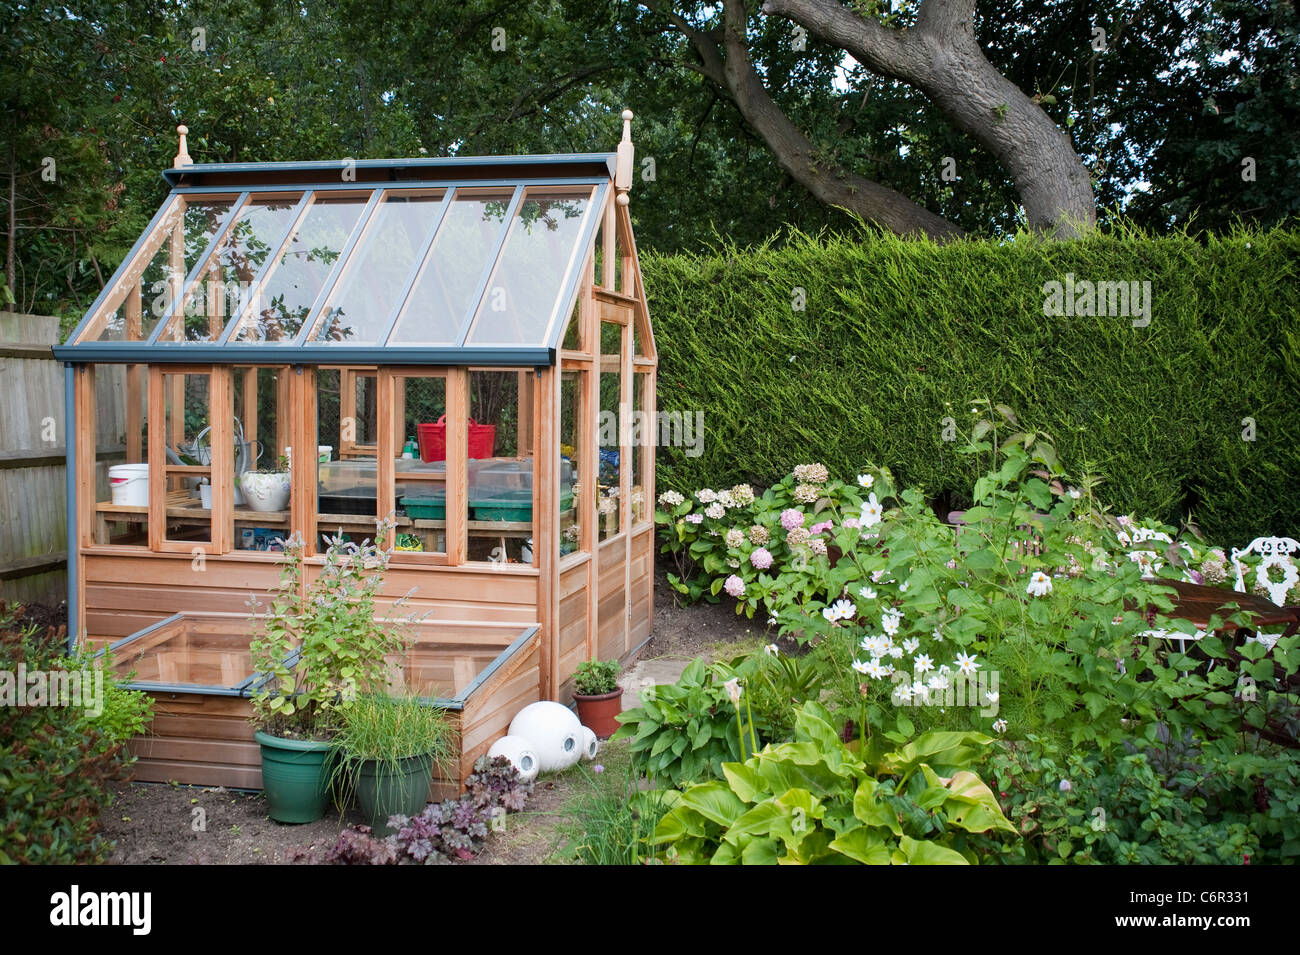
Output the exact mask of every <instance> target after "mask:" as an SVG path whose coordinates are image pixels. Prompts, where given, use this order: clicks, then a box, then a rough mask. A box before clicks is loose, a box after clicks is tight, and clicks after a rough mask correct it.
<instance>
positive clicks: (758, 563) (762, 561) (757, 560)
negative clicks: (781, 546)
mask: <svg viewBox="0 0 1300 955" xmlns="http://www.w3.org/2000/svg"><path fill="white" fill-rule="evenodd" d="M749 562H750V563H751V564H753V565H754V569H755V570H767V569H768V568H769V567H771V566H772V552H771V551H770V550H768V549H767V548H766V547H759V548H758V549H757V550H755V551H754V552H753V553H752V554H750V555H749Z"/></svg>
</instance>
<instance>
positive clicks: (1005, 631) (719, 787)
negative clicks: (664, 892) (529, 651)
mask: <svg viewBox="0 0 1300 955" xmlns="http://www.w3.org/2000/svg"><path fill="white" fill-rule="evenodd" d="M975 405H976V409H975V410H976V412H977V414H978V417H977V420H976V421H975V424H974V427H973V428H972V429H971V431H970V433H969V434H968V435H966V436H964V440H963V442H962V443H961V444H960V445H959V447H958V451H959V453H962V454H964V455H966V456H968V457H969V458H970V459H971V460H972V461H973V462H974V463H975V466H976V469H977V473H979V474H980V475H981V476H980V477H979V478H978V479H977V480H976V481H975V482H974V486H973V488H972V490H971V492H970V499H971V501H972V502H973V505H972V506H971V507H970V508H969V509H968V510H967V511H966V513H965V515H964V522H965V523H964V524H963V525H961V526H960V527H954V526H952V525H949V524H945V523H942V522H940V521H939V520H938V518H937V517H936V516H935V514H934V512H933V510H932V509H931V508H930V507H929V506H928V504H927V502H926V500H925V498H924V496H923V495H922V494H920V493H919V492H918V491H917V490H916V489H911V488H903V487H900V486H898V485H897V484H896V483H895V478H894V475H893V473H892V472H891V471H890V469H888V468H878V467H868V468H866V469H864V470H863V471H862V473H860V474H858V475H857V477H856V479H855V480H851V481H849V482H843V481H840V480H837V479H835V478H834V477H832V475H831V473H830V470H829V469H828V468H827V467H826V466H825V465H823V464H801V465H798V466H796V467H795V468H794V470H793V471H792V473H790V474H788V475H787V476H786V477H785V478H783V479H782V480H780V481H778V482H776V483H775V484H773V485H772V486H771V487H769V488H768V489H767V490H766V491H765V492H764V493H763V494H761V495H758V496H755V495H754V494H753V493H752V491H751V490H750V488H749V487H748V486H738V487H733V488H730V489H727V490H722V491H715V490H713V489H710V488H703V489H699V490H697V491H695V492H694V493H693V494H691V496H690V497H687V495H686V494H683V493H681V492H680V491H676V490H667V491H664V492H663V493H662V494H661V495H660V498H659V501H658V502H657V503H658V505H659V507H658V509H657V511H656V521H657V523H658V525H659V528H660V538H661V541H662V549H663V551H664V553H666V554H667V555H668V556H669V558H670V560H671V561H672V562H673V564H674V565H675V569H676V570H677V571H678V574H670V577H669V579H670V582H672V583H673V585H674V586H675V587H676V588H677V589H678V591H679V592H681V593H682V594H683V595H685V596H687V597H688V598H700V597H703V598H706V599H719V598H720V596H721V595H723V594H725V595H726V596H727V597H729V598H731V599H734V601H735V603H736V610H737V612H738V613H740V612H743V613H747V614H750V615H753V614H755V613H761V614H763V615H766V616H767V621H768V624H769V626H773V627H776V628H778V629H779V630H780V632H781V633H783V634H785V635H787V636H789V637H793V638H794V639H796V640H798V641H799V642H800V643H801V645H802V647H803V650H804V652H803V654H802V655H800V656H798V657H788V656H786V655H783V654H782V653H781V652H780V651H779V649H778V647H777V646H776V645H775V644H772V645H769V646H768V647H767V648H765V649H764V651H762V652H759V653H754V654H750V655H748V656H746V657H742V658H738V659H737V660H733V661H731V663H730V664H722V663H715V664H713V665H712V666H711V667H710V668H709V670H708V672H709V673H710V674H711V675H712V678H713V680H714V682H715V683H716V682H721V681H722V680H729V681H734V682H735V684H736V686H735V689H736V693H735V694H734V698H729V699H728V702H730V703H733V704H734V703H735V698H739V696H740V695H742V694H743V696H744V698H745V712H746V713H749V712H751V711H752V712H754V713H756V714H759V716H758V719H752V718H751V721H750V722H751V723H755V722H759V721H761V722H762V725H763V727H764V741H765V742H767V743H769V745H768V746H767V747H766V748H765V749H763V750H761V751H760V752H759V753H758V759H759V760H760V761H761V760H762V759H763V758H764V757H765V756H771V754H774V753H777V752H785V750H784V749H783V747H785V746H787V745H788V743H787V741H788V740H790V739H791V738H792V737H793V738H794V739H802V740H804V741H805V742H807V743H809V744H811V750H812V751H810V752H808V753H804V754H803V755H804V756H806V757H807V758H809V759H818V760H820V759H827V758H830V759H834V758H835V757H833V756H832V757H828V756H827V753H828V752H829V753H835V752H838V751H839V749H840V748H841V747H843V748H844V749H845V751H846V752H849V753H852V754H855V755H857V756H859V757H860V758H862V759H863V760H864V761H865V762H868V763H869V762H870V760H871V758H872V754H877V753H880V752H882V751H883V750H885V749H887V748H889V747H903V746H905V744H908V741H909V740H910V741H913V743H915V742H916V741H917V740H918V734H919V738H920V739H924V738H928V737H932V736H933V735H934V734H936V733H940V734H942V733H947V734H953V733H962V732H966V733H970V732H982V733H988V732H991V733H993V734H995V736H997V737H999V738H998V739H997V740H996V741H995V742H994V743H993V745H991V746H990V747H988V749H987V751H986V752H991V753H993V754H994V760H993V763H992V766H991V767H990V769H991V773H990V772H988V771H985V778H994V777H996V779H997V782H998V795H999V797H1000V799H1001V805H1002V806H1003V807H1004V808H1005V810H1006V812H1007V814H1008V815H1009V816H1010V817H1011V818H1012V820H1013V821H1014V822H1015V824H1016V829H1017V832H1016V833H1015V834H1012V833H1011V832H1008V831H1007V830H1005V829H1002V828H997V829H995V830H989V831H987V832H981V833H971V834H969V838H968V839H966V840H965V841H964V843H963V846H964V847H963V848H962V849H960V850H959V851H960V852H961V853H962V854H963V858H967V859H975V858H978V859H981V860H983V861H997V862H1006V863H1023V862H1031V863H1044V862H1061V861H1068V862H1084V863H1111V864H1114V863H1154V862H1161V863H1184V864H1198V863H1199V864H1204V863H1238V864H1240V863H1242V862H1245V861H1250V860H1252V859H1254V860H1257V861H1267V862H1294V861H1295V858H1296V856H1297V855H1300V817H1298V816H1297V809H1300V787H1298V785H1297V783H1298V781H1300V692H1297V691H1298V689H1300V635H1295V636H1290V637H1287V636H1281V635H1280V634H1279V633H1278V632H1276V631H1277V630H1280V628H1274V632H1272V633H1269V632H1266V631H1259V630H1258V629H1256V628H1253V627H1252V618H1251V615H1250V614H1249V613H1248V612H1245V611H1233V609H1232V607H1233V599H1234V594H1233V591H1231V590H1230V589H1225V590H1224V592H1223V603H1224V605H1225V609H1224V610H1223V611H1222V614H1223V615H1227V619H1224V618H1223V616H1220V615H1215V616H1212V617H1211V618H1210V619H1209V621H1208V624H1207V625H1206V628H1205V630H1204V631H1198V629H1197V627H1196V626H1195V625H1194V624H1192V623H1191V622H1189V621H1186V620H1182V619H1180V618H1177V617H1175V616H1174V612H1175V607H1174V604H1173V598H1174V596H1175V595H1176V591H1175V588H1174V586H1173V584H1174V582H1177V581H1183V582H1191V583H1196V584H1201V583H1206V584H1211V585H1218V586H1221V587H1224V588H1230V587H1231V580H1232V578H1233V576H1234V575H1233V573H1232V569H1231V566H1230V562H1229V561H1228V558H1227V556H1226V554H1225V552H1224V550H1223V548H1220V547H1213V546H1209V545H1208V544H1207V543H1206V542H1205V541H1204V540H1202V539H1201V538H1200V537H1199V535H1197V534H1195V533H1194V532H1193V531H1192V530H1191V529H1189V528H1184V529H1183V530H1182V531H1179V530H1177V529H1175V528H1173V527H1171V526H1168V525H1163V524H1160V523H1159V522H1157V521H1153V520H1151V519H1142V520H1138V519H1136V518H1135V517H1133V516H1131V515H1125V514H1119V515H1116V514H1113V513H1111V512H1110V510H1109V508H1108V507H1107V506H1106V504H1105V503H1104V502H1103V500H1102V495H1101V493H1100V491H1099V482H1098V481H1097V479H1096V478H1095V477H1094V476H1090V475H1083V476H1080V477H1078V478H1074V477H1071V476H1070V475H1068V474H1067V473H1065V471H1064V470H1063V468H1062V466H1061V463H1060V461H1059V460H1058V457H1057V451H1056V447H1055V445H1054V443H1053V442H1052V441H1051V440H1050V438H1049V437H1048V436H1047V435H1045V434H1044V433H1043V432H1041V431H1039V430H1037V429H1033V428H1027V427H1024V426H1022V425H1021V424H1020V422H1019V420H1018V418H1017V416H1016V414H1015V413H1014V412H1013V411H1012V410H1011V409H1010V408H1008V407H1006V406H1004V405H1000V404H994V403H990V402H987V401H983V400H980V401H977V402H976V403H975ZM679 575H680V576H679ZM1296 598H1300V592H1297V593H1292V594H1291V595H1289V599H1296ZM1238 627H1244V628H1245V634H1246V636H1245V639H1244V640H1243V639H1242V635H1241V633H1240V632H1238V629H1237V628H1238ZM1179 638H1188V643H1187V649H1186V650H1185V651H1184V650H1182V649H1179V648H1178V647H1177V646H1176V645H1175V640H1177V639H1179ZM704 672H705V670H704V666H703V664H702V663H697V664H696V665H695V671H694V672H693V675H692V676H693V678H698V677H699V676H700V675H701V674H703V673H704ZM988 677H992V678H994V679H993V680H988V679H984V680H983V681H981V678H988ZM685 682H687V683H690V682H692V681H690V680H688V681H685ZM694 682H698V679H694ZM665 690H667V691H668V695H669V696H670V697H672V696H673V695H674V693H680V691H681V690H682V687H677V688H659V690H658V691H657V694H656V696H663V695H664V693H665ZM812 708H815V710H814V709H812ZM782 709H784V710H785V711H786V712H788V713H793V714H796V715H795V718H796V720H798V719H802V718H803V716H801V715H800V714H807V713H809V712H816V713H817V714H818V718H819V719H820V720H822V721H823V722H825V723H826V724H827V725H828V726H829V727H830V728H831V730H832V731H833V732H834V733H835V734H836V741H834V742H833V741H832V740H831V738H830V736H829V734H826V733H820V734H809V733H808V732H807V730H806V728H805V729H802V730H801V729H800V728H798V727H796V729H795V731H794V732H793V734H791V733H790V732H789V731H788V730H787V729H786V728H785V727H784V726H783V725H782V724H781V721H780V719H779V718H777V716H776V714H778V713H779V712H780V711H781V710H782ZM731 712H734V709H733V710H728V711H727V713H731ZM724 715H725V714H724ZM628 721H629V726H628V727H627V728H626V731H627V732H629V733H632V734H641V733H644V734H646V739H651V738H653V737H655V736H657V735H658V734H659V733H660V732H661V731H662V730H661V729H660V727H658V726H657V725H654V724H655V719H654V718H653V717H651V716H650V715H648V714H646V713H643V712H639V711H634V712H633V713H630V714H628ZM720 722H721V721H720ZM734 735H735V736H736V737H737V738H738V739H739V738H742V737H741V735H740V734H739V733H737V734H734ZM839 740H842V741H843V742H840V741H839ZM643 745H644V744H643ZM663 745H665V746H666V745H667V744H663ZM754 748H757V743H755V746H754ZM683 751H686V750H685V749H684V750H683ZM670 755H671V754H670ZM751 755H752V750H751ZM665 758H669V757H665V756H664V755H663V754H662V753H661V755H660V759H661V760H662V759H665ZM782 758H783V757H782ZM670 761H671V760H670ZM735 765H737V761H735V760H734V759H733V761H732V762H730V763H722V764H719V765H717V766H715V767H713V772H714V775H715V776H720V777H721V778H717V779H715V780H713V781H710V782H707V783H702V784H699V785H697V786H695V787H693V788H692V789H688V790H687V792H686V795H683V796H682V797H681V800H680V801H679V802H677V803H675V804H674V808H673V811H672V812H670V814H669V816H668V817H666V819H665V823H664V826H665V827H667V828H665V829H664V832H665V833H666V834H667V835H668V836H671V838H670V839H669V840H668V841H670V842H672V843H673V844H674V846H676V847H677V848H678V849H679V850H682V849H683V848H684V850H685V855H684V856H683V858H685V859H686V860H687V861H709V860H710V859H712V858H713V857H714V856H715V855H717V856H719V858H720V859H721V860H722V861H735V858H740V860H741V861H774V856H773V853H774V852H785V853H786V856H784V858H788V859H791V860H797V861H815V860H817V859H820V856H818V855H817V853H818V852H820V851H821V850H822V849H823V848H826V847H827V846H830V845H832V844H833V843H834V842H835V839H836V836H835V835H834V834H833V833H832V834H826V836H825V839H824V840H822V841H820V842H817V843H808V844H807V845H805V844H804V842H803V841H802V840H801V839H800V840H795V841H794V842H793V843H791V842H789V841H788V840H785V839H783V838H782V839H778V842H779V843H781V845H778V846H775V848H774V844H771V843H764V844H763V846H762V847H761V848H758V849H752V850H751V851H750V854H749V856H748V857H746V856H745V855H744V854H743V852H742V850H743V849H745V848H746V845H747V843H743V840H742V839H741V838H740V836H742V835H743V836H746V837H748V836H750V835H752V834H753V832H754V831H755V823H754V820H750V819H748V818H746V819H745V822H744V824H743V825H741V823H740V822H739V819H740V818H742V817H743V814H745V813H748V812H749V811H750V809H753V808H755V803H754V800H751V799H749V798H748V796H746V795H745V794H744V793H741V792H739V791H736V786H737V782H736V779H735V778H734V777H735V775H736V770H735V769H734V766H735ZM796 766H798V767H799V769H798V771H799V772H803V771H804V770H803V766H802V764H799V763H797V762H796ZM970 768H972V769H976V768H980V769H981V770H982V771H984V768H983V767H976V766H974V765H972V766H971V767H970ZM794 771H795V770H793V769H792V770H791V772H794ZM676 781H677V782H678V785H679V788H680V787H681V781H680V779H679V780H676ZM774 788H775V787H774ZM692 794H693V795H692ZM687 795H690V796H691V799H690V800H689V801H688V800H687V799H686V796H687ZM932 795H934V796H935V798H937V794H932ZM769 796H770V797H773V798H776V797H777V794H775V793H767V794H766V795H765V796H763V797H762V798H768V797H769ZM841 796H842V794H841ZM819 798H821V797H819ZM798 799H799V801H798V802H795V803H791V802H789V801H788V800H787V801H786V803H780V800H779V799H778V803H780V804H779V805H777V806H775V807H772V806H769V807H768V808H767V809H765V810H764V813H765V815H764V817H763V819H764V823H763V824H764V825H766V824H767V823H768V822H772V824H773V825H779V820H778V821H774V820H777V817H778V816H780V815H782V814H787V813H788V811H791V810H792V809H793V808H797V809H799V811H801V812H803V813H805V814H808V813H811V811H812V804H811V803H809V804H806V805H805V801H804V800H803V797H802V795H800V796H799V797H798ZM737 800H739V802H738V801H737ZM824 801H825V800H823V802H824ZM741 803H743V804H744V806H742V805H741ZM819 805H820V804H819ZM683 806H685V808H682V807H683ZM900 811H902V810H901V809H900ZM710 813H712V815H710ZM737 813H739V814H741V815H737ZM701 817H702V819H703V820H704V821H701ZM737 826H739V829H737V828H735V827H737ZM674 827H677V828H674ZM783 831H784V830H783ZM836 831H838V830H836ZM724 833H731V834H733V835H735V836H736V838H732V839H730V840H728V838H727V837H726V835H724ZM908 838H909V839H913V838H915V835H914V834H909V836H908ZM701 839H703V842H701V841H700V840H701ZM826 840H830V841H829V842H827V841H826ZM679 843H680V845H679ZM728 845H729V846H730V848H728ZM909 845H910V843H909ZM782 846H783V847H784V848H782ZM900 846H901V843H900ZM810 848H811V851H810ZM736 853H741V854H740V855H739V856H737V855H736ZM886 856H888V858H886ZM871 858H872V861H897V860H896V858H895V855H894V854H893V852H892V851H891V852H890V853H884V854H882V853H881V852H879V851H875V850H873V854H872V856H871ZM902 858H907V853H906V851H903V856H902ZM950 861H956V859H951V860H950Z"/></svg>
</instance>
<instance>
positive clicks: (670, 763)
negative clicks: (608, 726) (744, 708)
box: [612, 659, 750, 786]
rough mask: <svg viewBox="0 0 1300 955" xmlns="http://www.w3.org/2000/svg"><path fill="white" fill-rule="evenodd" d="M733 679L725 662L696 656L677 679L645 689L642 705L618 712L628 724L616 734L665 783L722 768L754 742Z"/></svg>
mask: <svg viewBox="0 0 1300 955" xmlns="http://www.w3.org/2000/svg"><path fill="white" fill-rule="evenodd" d="M731 678H733V674H732V673H731V672H730V671H729V670H728V669H727V668H726V667H725V666H723V665H721V664H714V665H712V666H708V667H706V666H705V665H704V661H703V660H699V659H697V660H694V661H693V662H692V663H691V664H690V665H688V666H687V667H686V669H685V670H684V671H683V672H682V675H681V678H680V679H679V680H678V681H677V682H676V683H673V684H667V685H664V686H654V687H648V688H647V689H645V690H643V691H642V692H641V705H640V706H639V707H637V708H635V709H631V710H624V711H623V712H622V713H620V714H619V715H618V717H617V719H618V721H619V722H620V723H622V724H623V725H622V726H621V727H620V728H619V730H618V732H617V733H615V734H614V736H613V737H612V738H613V739H629V740H631V742H630V744H629V748H630V750H631V753H632V758H633V760H634V761H636V762H637V763H638V764H639V766H640V768H641V769H642V771H644V772H645V773H646V775H648V776H650V777H651V778H652V779H655V780H658V781H660V782H663V783H667V784H670V785H673V786H680V785H683V784H689V783H692V782H694V781H695V780H697V779H702V778H705V777H707V776H709V775H710V774H713V773H716V772H718V771H719V767H720V766H721V764H722V763H723V761H725V760H737V759H740V758H742V754H743V751H744V748H745V747H746V746H748V745H750V744H749V742H748V740H746V741H744V742H742V740H741V730H740V729H739V727H738V723H737V710H736V707H735V705H734V704H733V703H732V702H731V698H730V697H729V695H728V693H727V689H726V686H725V683H726V682H727V680H728V679H731ZM746 735H748V734H747V731H746Z"/></svg>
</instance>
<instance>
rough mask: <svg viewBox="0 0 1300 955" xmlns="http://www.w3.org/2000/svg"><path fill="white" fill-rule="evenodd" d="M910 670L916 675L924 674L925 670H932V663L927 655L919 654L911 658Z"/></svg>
mask: <svg viewBox="0 0 1300 955" xmlns="http://www.w3.org/2000/svg"><path fill="white" fill-rule="evenodd" d="M912 668H913V669H914V670H916V672H917V673H925V672H926V671H927V670H933V669H934V661H933V660H931V659H930V656H929V654H925V653H921V654H918V655H917V656H915V657H913V658H912Z"/></svg>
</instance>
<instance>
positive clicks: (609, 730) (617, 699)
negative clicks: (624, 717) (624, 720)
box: [573, 688, 623, 739]
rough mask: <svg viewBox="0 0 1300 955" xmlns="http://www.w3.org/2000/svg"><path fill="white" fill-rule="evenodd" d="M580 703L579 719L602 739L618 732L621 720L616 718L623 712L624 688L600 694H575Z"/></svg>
mask: <svg viewBox="0 0 1300 955" xmlns="http://www.w3.org/2000/svg"><path fill="white" fill-rule="evenodd" d="M573 698H574V700H576V701H577V703H578V721H579V722H580V723H582V725H583V726H586V727H589V728H590V729H591V731H592V732H593V733H595V734H596V735H597V736H599V737H600V738H601V739H609V738H610V737H611V736H613V735H614V734H615V733H616V732H618V728H619V725H620V724H619V722H618V721H617V720H615V719H614V717H616V716H618V714H620V713H622V712H623V690H622V689H621V688H620V689H615V690H613V691H612V692H610V693H601V694H599V695H598V696H584V695H583V694H581V693H575V694H573Z"/></svg>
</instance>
